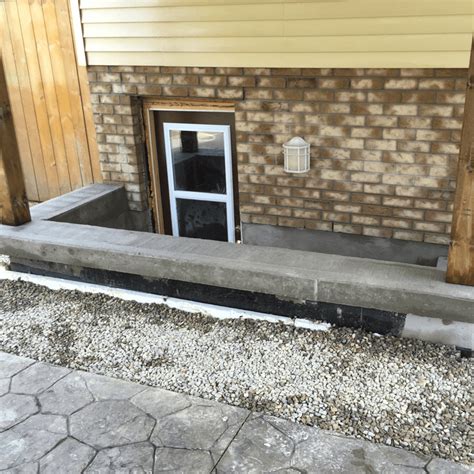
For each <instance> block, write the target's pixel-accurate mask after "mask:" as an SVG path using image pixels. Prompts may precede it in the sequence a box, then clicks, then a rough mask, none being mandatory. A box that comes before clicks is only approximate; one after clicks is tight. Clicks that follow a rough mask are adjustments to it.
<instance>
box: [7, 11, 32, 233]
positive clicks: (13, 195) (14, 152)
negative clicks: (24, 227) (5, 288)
mask: <svg viewBox="0 0 474 474" xmlns="http://www.w3.org/2000/svg"><path fill="white" fill-rule="evenodd" d="M1 20H2V17H1V16H0V27H1V26H2V25H1V23H2V21H1ZM1 32H2V30H1V28H0V40H1V39H2V35H1ZM30 220H31V218H30V208H29V205H28V199H27V198H26V192H25V182H24V180H23V172H22V169H21V163H20V154H19V152H18V144H17V141H16V135H15V127H14V125H13V117H12V114H11V112H10V101H9V99H8V91H7V84H6V80H5V71H4V69H3V55H2V43H1V41H0V224H7V225H21V224H24V223H26V222H29V221H30Z"/></svg>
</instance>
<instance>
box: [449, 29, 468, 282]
mask: <svg viewBox="0 0 474 474" xmlns="http://www.w3.org/2000/svg"><path fill="white" fill-rule="evenodd" d="M473 211H474V36H473V38H472V47H471V61H470V64H469V73H468V80H467V90H466V102H465V107H464V121H463V127H462V134H461V150H460V154H459V164H458V174H457V182H456V195H455V198H454V213H453V226H452V233H451V245H450V248H449V256H448V271H447V274H446V281H447V282H449V283H457V284H461V285H471V286H474V218H473Z"/></svg>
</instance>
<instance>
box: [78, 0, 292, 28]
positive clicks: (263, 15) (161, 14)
mask: <svg viewBox="0 0 474 474" xmlns="http://www.w3.org/2000/svg"><path fill="white" fill-rule="evenodd" d="M283 11H284V6H283V5H281V4H280V5H278V4H268V5H261V4H256V5H255V4H253V5H229V6H223V5H219V6H215V7H208V6H198V7H192V8H191V7H170V8H167V7H163V8H161V7H160V8H116V9H96V10H82V21H83V22H84V23H103V22H110V23H117V22H118V23H123V22H127V21H131V22H148V21H193V20H195V19H196V18H199V20H200V21H236V20H237V21H257V20H261V21H265V20H283Z"/></svg>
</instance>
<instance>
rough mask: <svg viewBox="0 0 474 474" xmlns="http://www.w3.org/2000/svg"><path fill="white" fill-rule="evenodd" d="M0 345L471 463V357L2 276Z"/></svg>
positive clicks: (436, 348)
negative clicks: (221, 316)
mask: <svg viewBox="0 0 474 474" xmlns="http://www.w3.org/2000/svg"><path fill="white" fill-rule="evenodd" d="M224 303H225V302H224ZM0 350H3V351H6V352H10V353H15V354H18V355H22V356H27V357H33V358H35V359H39V360H43V361H48V362H51V363H55V364H60V365H65V366H68V367H71V368H77V369H84V370H89V371H93V372H96V373H99V374H104V375H108V376H113V377H118V378H123V379H128V380H132V381H136V382H140V383H145V384H148V385H152V386H158V387H161V388H166V389H169V390H173V391H177V392H183V393H187V394H191V395H195V396H200V397H204V398H208V399H214V400H218V401H222V402H226V403H229V404H233V405H238V406H242V407H245V408H250V409H256V410H261V411H263V412H265V413H268V414H272V415H277V416H280V417H284V418H287V419H289V420H292V421H298V422H302V423H306V424H310V425H317V426H319V427H321V428H323V429H328V430H332V431H336V432H340V433H343V434H346V435H352V436H354V437H358V438H365V439H368V440H370V441H373V442H377V443H384V444H387V445H390V446H395V447H403V448H405V449H409V450H412V451H414V452H418V453H422V454H430V455H436V456H441V457H444V458H446V459H452V460H455V461H462V462H470V461H472V457H471V456H472V454H471V453H470V447H471V446H470V444H469V439H468V436H469V429H470V428H469V427H470V426H472V420H471V418H470V417H471V416H472V396H471V385H472V376H471V367H472V366H471V361H470V360H469V359H465V358H460V357H459V354H457V353H456V351H455V350H454V349H453V348H451V347H448V346H439V345H434V344H429V343H425V342H422V341H415V340H408V339H398V338H394V337H380V336H375V335H373V334H368V333H365V332H363V331H359V330H353V329H344V328H333V329H331V330H329V331H310V330H307V329H304V328H295V327H294V326H288V325H283V324H275V323H267V322H257V321H252V320H215V319H211V318H209V317H206V316H203V315H199V314H191V313H185V312H183V311H179V310H176V309H171V308H169V307H167V306H163V305H156V304H139V303H136V302H131V301H122V300H119V299H116V298H111V297H109V296H105V295H100V294H95V295H90V294H84V293H79V292H74V291H57V292H55V291H52V290H48V289H46V288H44V287H40V286H36V285H33V284H31V283H25V282H12V281H1V282H0Z"/></svg>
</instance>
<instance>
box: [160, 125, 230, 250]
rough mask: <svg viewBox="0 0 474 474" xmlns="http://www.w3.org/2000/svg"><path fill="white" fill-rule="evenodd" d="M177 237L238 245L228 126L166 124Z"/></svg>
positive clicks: (167, 158) (167, 163)
mask: <svg viewBox="0 0 474 474" xmlns="http://www.w3.org/2000/svg"><path fill="white" fill-rule="evenodd" d="M163 132H164V139H165V151H166V165H167V166H166V167H167V174H168V187H169V197H170V207H171V224H172V230H173V235H174V236H177V237H194V238H199V239H209V240H220V241H226V242H234V241H235V223H234V189H233V179H232V144H231V143H232V142H231V132H230V126H229V125H199V124H188V123H168V122H165V123H164V124H163Z"/></svg>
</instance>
